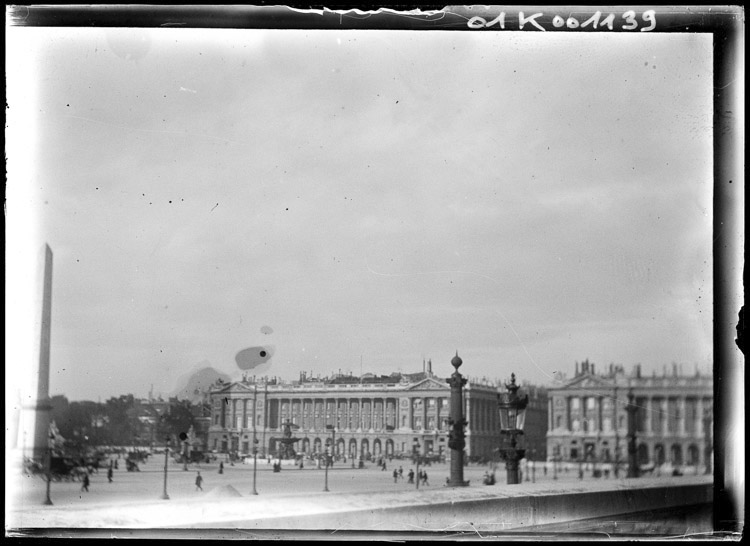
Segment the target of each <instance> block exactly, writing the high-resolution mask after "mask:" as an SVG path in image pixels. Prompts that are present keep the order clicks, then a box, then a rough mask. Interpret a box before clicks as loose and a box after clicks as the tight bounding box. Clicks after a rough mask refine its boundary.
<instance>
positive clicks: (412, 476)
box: [406, 468, 414, 483]
mask: <svg viewBox="0 0 750 546" xmlns="http://www.w3.org/2000/svg"><path fill="white" fill-rule="evenodd" d="M407 476H409V479H408V481H407V482H406V483H414V469H413V468H410V469H409V473H408V474H407Z"/></svg>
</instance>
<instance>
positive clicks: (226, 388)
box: [213, 383, 253, 394]
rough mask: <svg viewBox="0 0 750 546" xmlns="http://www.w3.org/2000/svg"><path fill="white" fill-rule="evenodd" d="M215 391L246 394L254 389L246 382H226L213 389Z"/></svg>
mask: <svg viewBox="0 0 750 546" xmlns="http://www.w3.org/2000/svg"><path fill="white" fill-rule="evenodd" d="M213 392H214V393H219V392H220V393H222V394H232V393H242V394H246V393H248V392H253V389H252V388H250V387H249V386H248V385H245V384H244V383H224V385H219V386H218V388H216V389H213Z"/></svg>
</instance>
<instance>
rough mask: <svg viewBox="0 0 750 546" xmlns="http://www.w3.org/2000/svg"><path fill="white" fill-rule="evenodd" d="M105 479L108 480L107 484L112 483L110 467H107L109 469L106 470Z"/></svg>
mask: <svg viewBox="0 0 750 546" xmlns="http://www.w3.org/2000/svg"><path fill="white" fill-rule="evenodd" d="M107 479H108V480H109V483H112V465H109V468H108V469H107Z"/></svg>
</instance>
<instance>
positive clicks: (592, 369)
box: [591, 362, 596, 375]
mask: <svg viewBox="0 0 750 546" xmlns="http://www.w3.org/2000/svg"><path fill="white" fill-rule="evenodd" d="M591 375H596V372H595V371H594V363H593V362H592V363H591Z"/></svg>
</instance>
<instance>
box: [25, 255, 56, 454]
mask: <svg viewBox="0 0 750 546" xmlns="http://www.w3.org/2000/svg"><path fill="white" fill-rule="evenodd" d="M42 290H43V291H42V314H41V332H40V334H41V335H40V338H39V367H38V375H37V389H36V400H35V401H34V404H33V407H31V408H29V409H30V410H33V412H34V419H33V422H34V435H33V438H34V443H33V448H32V458H33V459H34V460H36V461H44V460H45V457H46V455H47V449H48V448H49V424H50V411H51V410H52V406H51V405H50V398H49V364H50V332H51V328H50V327H51V321H52V250H51V249H50V247H49V245H47V244H45V245H44V276H43V281H42Z"/></svg>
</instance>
